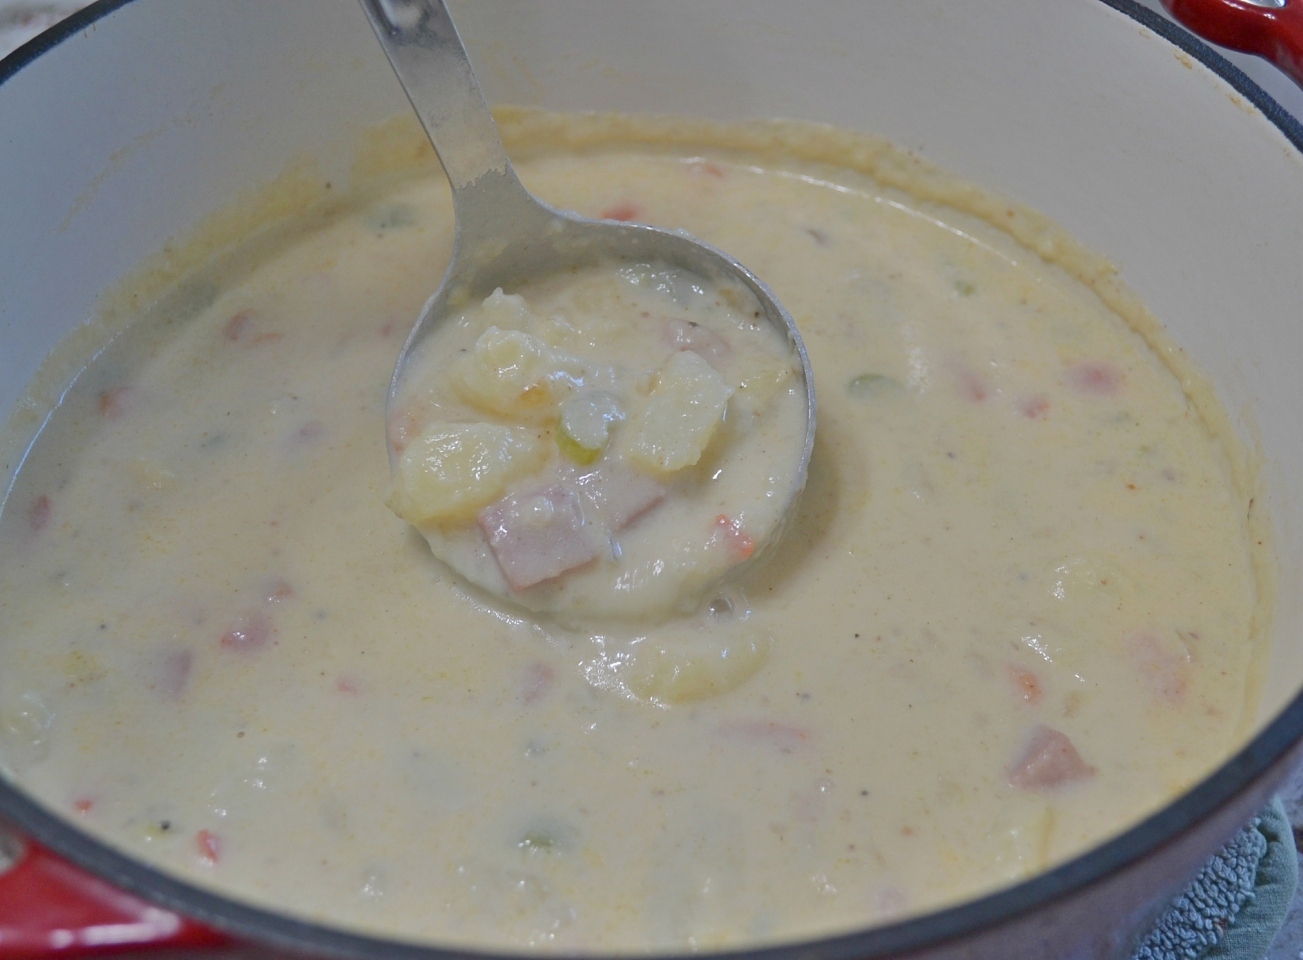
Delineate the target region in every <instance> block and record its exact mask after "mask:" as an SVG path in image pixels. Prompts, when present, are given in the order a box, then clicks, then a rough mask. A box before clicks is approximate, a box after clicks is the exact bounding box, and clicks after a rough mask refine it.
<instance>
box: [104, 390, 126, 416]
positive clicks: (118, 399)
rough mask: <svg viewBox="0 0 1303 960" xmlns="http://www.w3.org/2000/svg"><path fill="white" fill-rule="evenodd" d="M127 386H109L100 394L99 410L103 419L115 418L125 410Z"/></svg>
mask: <svg viewBox="0 0 1303 960" xmlns="http://www.w3.org/2000/svg"><path fill="white" fill-rule="evenodd" d="M129 389H130V388H128V387H110V388H109V389H108V390H105V391H104V392H103V393H101V394H100V398H99V411H100V416H101V417H103V418H104V419H105V420H116V419H118V418H119V417H121V416H122V415H123V414H124V413H126V412H127V392H128V390H129Z"/></svg>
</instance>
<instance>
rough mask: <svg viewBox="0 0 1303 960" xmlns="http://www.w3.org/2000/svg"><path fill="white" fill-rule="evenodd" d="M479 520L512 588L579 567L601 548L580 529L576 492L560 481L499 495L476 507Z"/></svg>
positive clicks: (524, 585) (581, 519) (587, 532)
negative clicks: (494, 500) (480, 508)
mask: <svg viewBox="0 0 1303 960" xmlns="http://www.w3.org/2000/svg"><path fill="white" fill-rule="evenodd" d="M479 523H480V529H481V530H483V531H484V536H485V537H486V538H488V541H489V547H490V549H492V551H493V556H494V557H495V558H496V559H497V561H498V566H499V567H501V568H502V575H503V576H504V577H506V578H507V584H508V585H509V586H510V587H511V589H512V590H526V589H528V588H529V587H532V586H534V585H535V584H538V583H542V582H543V581H544V580H551V579H552V578H553V577H559V576H561V574H563V573H565V572H566V571H568V570H573V569H575V568H576V567H582V566H583V565H584V564H586V563H590V562H591V561H593V560H595V559H597V556H598V555H599V554H600V553H601V550H602V547H601V544H600V542H595V541H598V538H597V537H594V536H592V535H591V532H590V531H586V530H585V529H584V513H583V507H582V502H581V500H580V497H579V494H578V492H577V491H576V490H575V489H574V488H572V487H569V486H566V485H564V484H559V483H557V484H553V485H552V486H550V487H545V488H544V489H542V490H536V491H534V492H532V493H525V494H517V495H512V496H506V497H503V498H502V499H501V500H499V501H498V502H497V503H494V504H490V505H489V506H487V507H485V508H484V509H483V510H482V511H481V512H480V516H479Z"/></svg>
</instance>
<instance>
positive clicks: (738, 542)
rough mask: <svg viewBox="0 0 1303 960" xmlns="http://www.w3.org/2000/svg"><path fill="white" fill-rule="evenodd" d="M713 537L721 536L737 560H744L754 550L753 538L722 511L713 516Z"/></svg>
mask: <svg viewBox="0 0 1303 960" xmlns="http://www.w3.org/2000/svg"><path fill="white" fill-rule="evenodd" d="M713 538H722V539H723V541H724V543H725V544H726V545H727V546H728V549H729V552H730V553H732V554H733V555H734V556H735V557H736V558H737V559H738V560H745V559H746V558H747V557H749V556H751V554H753V553H755V552H756V542H755V540H753V539H752V538H751V537H750V536H749V535H748V534H745V533H743V532H742V525H741V524H740V523H739V522H738V521H737V520H730V519H729V518H728V517H726V516H724V514H722V513H721V514H720V515H719V516H717V517H716V518H715V533H714V535H713V537H712V539H713Z"/></svg>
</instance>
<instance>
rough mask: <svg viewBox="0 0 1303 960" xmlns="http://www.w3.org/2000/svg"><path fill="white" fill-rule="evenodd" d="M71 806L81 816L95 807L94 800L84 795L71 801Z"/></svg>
mask: <svg viewBox="0 0 1303 960" xmlns="http://www.w3.org/2000/svg"><path fill="white" fill-rule="evenodd" d="M72 808H73V809H74V810H76V811H77V812H78V813H80V814H81V815H82V816H83V817H84V816H86V814H88V813H90V812H91V810H93V809H94V808H95V801H94V800H91V799H88V798H86V797H83V798H81V799H80V800H74V801H73V802H72Z"/></svg>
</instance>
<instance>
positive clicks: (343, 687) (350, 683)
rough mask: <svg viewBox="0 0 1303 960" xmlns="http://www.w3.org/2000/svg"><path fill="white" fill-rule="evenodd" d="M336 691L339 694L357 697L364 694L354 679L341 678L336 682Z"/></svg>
mask: <svg viewBox="0 0 1303 960" xmlns="http://www.w3.org/2000/svg"><path fill="white" fill-rule="evenodd" d="M335 690H336V691H338V692H339V693H347V694H351V695H357V694H359V693H361V692H362V688H361V687H359V686H358V683H357V681H356V680H354V679H353V678H352V677H340V678H339V679H338V680H336V681H335Z"/></svg>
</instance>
